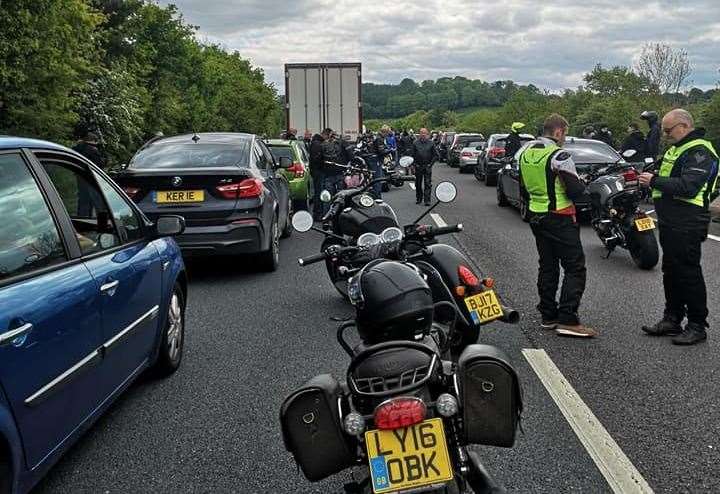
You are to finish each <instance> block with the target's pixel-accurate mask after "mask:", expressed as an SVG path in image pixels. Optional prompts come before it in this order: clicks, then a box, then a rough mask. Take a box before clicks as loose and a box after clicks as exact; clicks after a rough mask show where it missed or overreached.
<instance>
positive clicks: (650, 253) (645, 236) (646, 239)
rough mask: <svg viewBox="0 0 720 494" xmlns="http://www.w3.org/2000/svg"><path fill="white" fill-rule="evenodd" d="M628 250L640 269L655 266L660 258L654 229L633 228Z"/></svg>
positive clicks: (629, 237)
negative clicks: (640, 229)
mask: <svg viewBox="0 0 720 494" xmlns="http://www.w3.org/2000/svg"><path fill="white" fill-rule="evenodd" d="M628 250H629V251H630V256H631V257H632V259H633V261H634V262H635V265H636V266H637V267H639V268H640V269H652V268H654V267H655V265H656V264H657V263H658V260H659V258H660V251H659V248H658V242H657V238H655V232H654V230H649V231H644V232H639V231H637V230H635V229H634V228H633V229H632V230H631V231H630V235H629V236H628Z"/></svg>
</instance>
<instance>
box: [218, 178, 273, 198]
mask: <svg viewBox="0 0 720 494" xmlns="http://www.w3.org/2000/svg"><path fill="white" fill-rule="evenodd" d="M215 189H216V190H217V191H218V192H219V193H220V195H221V196H222V197H223V199H252V198H253V197H260V195H261V194H262V191H263V183H262V180H260V179H259V178H248V179H245V180H243V181H242V182H239V183H236V184H227V185H219V186H217V187H216V188H215Z"/></svg>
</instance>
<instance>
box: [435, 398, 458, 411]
mask: <svg viewBox="0 0 720 494" xmlns="http://www.w3.org/2000/svg"><path fill="white" fill-rule="evenodd" d="M435 409H437V411H438V413H439V414H440V415H442V416H443V417H452V416H453V415H455V414H456V413H457V412H458V402H457V400H456V399H455V397H454V396H453V395H451V394H449V393H443V394H441V395H440V396H438V399H437V401H436V402H435Z"/></svg>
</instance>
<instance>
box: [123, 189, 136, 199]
mask: <svg viewBox="0 0 720 494" xmlns="http://www.w3.org/2000/svg"><path fill="white" fill-rule="evenodd" d="M123 190H124V191H125V193H126V194H127V196H128V197H129V198H130V199H135V196H136V195H138V192H140V189H138V188H137V187H123Z"/></svg>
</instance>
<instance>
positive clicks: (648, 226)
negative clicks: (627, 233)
mask: <svg viewBox="0 0 720 494" xmlns="http://www.w3.org/2000/svg"><path fill="white" fill-rule="evenodd" d="M635 227H636V228H637V229H638V231H639V232H644V231H645V230H652V229H653V228H655V222H654V221H653V219H652V218H638V219H636V220H635Z"/></svg>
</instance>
